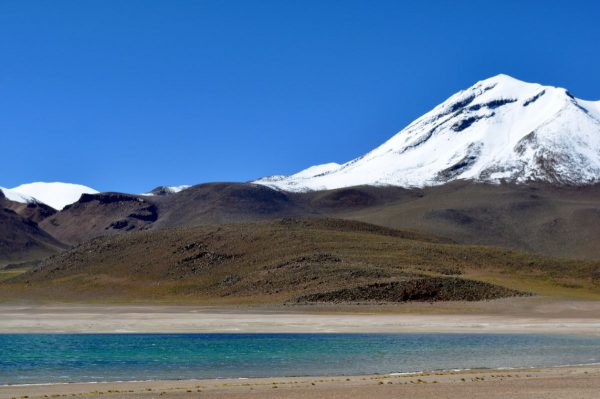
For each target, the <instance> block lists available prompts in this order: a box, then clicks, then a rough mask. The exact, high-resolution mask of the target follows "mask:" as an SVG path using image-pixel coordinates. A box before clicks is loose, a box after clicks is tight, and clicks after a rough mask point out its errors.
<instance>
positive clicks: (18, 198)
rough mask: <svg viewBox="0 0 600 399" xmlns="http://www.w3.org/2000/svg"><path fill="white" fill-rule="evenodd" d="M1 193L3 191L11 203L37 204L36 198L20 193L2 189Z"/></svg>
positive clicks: (0, 188) (0, 189)
mask: <svg viewBox="0 0 600 399" xmlns="http://www.w3.org/2000/svg"><path fill="white" fill-rule="evenodd" d="M0 191H2V193H3V194H4V196H5V197H6V198H7V199H8V200H10V201H14V202H20V203H21V204H29V203H32V202H36V200H35V198H33V197H31V196H29V195H24V194H21V193H18V192H16V191H14V190H11V189H8V188H4V187H0Z"/></svg>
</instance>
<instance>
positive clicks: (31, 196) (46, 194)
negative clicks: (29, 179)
mask: <svg viewBox="0 0 600 399" xmlns="http://www.w3.org/2000/svg"><path fill="white" fill-rule="evenodd" d="M0 189H1V190H2V192H3V193H4V195H5V196H6V198H8V199H9V200H11V201H15V202H22V203H30V202H41V203H44V204H46V205H49V206H51V207H52V208H54V209H57V210H61V209H63V208H64V207H65V206H67V205H70V204H72V203H74V202H76V201H77V200H79V197H81V194H97V193H98V191H96V190H94V189H93V188H90V187H87V186H82V185H80V184H70V183H58V182H55V183H43V182H36V183H29V184H22V185H20V186H18V187H15V188H11V189H4V188H1V187H0Z"/></svg>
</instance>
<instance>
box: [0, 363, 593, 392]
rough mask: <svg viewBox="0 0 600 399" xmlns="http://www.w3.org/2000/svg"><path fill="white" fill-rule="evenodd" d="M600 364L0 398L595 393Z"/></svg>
mask: <svg viewBox="0 0 600 399" xmlns="http://www.w3.org/2000/svg"><path fill="white" fill-rule="evenodd" d="M598 391H600V368H599V367H598V366H580V367H561V368H545V369H525V370H468V371H446V372H441V371H440V372H426V373H416V374H404V375H370V376H343V377H292V378H251V379H218V380H183V381H139V382H116V383H94V384H59V385H34V386H2V387H0V399H12V398H15V397H16V398H31V399H38V398H48V397H61V396H62V397H64V396H69V397H78V398H87V397H97V396H98V395H102V397H106V398H110V399H149V398H157V397H161V398H198V397H201V398H211V399H222V398H238V399H259V398H260V399H264V398H291V399H320V398H341V399H354V398H356V399H358V398H361V399H362V398H375V399H380V398H381V399H384V398H386V399H387V398H391V397H393V398H411V399H413V398H445V399H463V398H465V397H468V398H481V399H505V398H512V399H534V398H536V399H537V398H544V399H572V398H579V399H595V398H597V397H598Z"/></svg>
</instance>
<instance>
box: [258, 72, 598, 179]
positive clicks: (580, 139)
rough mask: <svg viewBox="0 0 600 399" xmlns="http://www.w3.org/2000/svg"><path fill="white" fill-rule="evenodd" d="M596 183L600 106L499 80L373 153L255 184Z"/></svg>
mask: <svg viewBox="0 0 600 399" xmlns="http://www.w3.org/2000/svg"><path fill="white" fill-rule="evenodd" d="M456 179H467V180H474V181H481V182H493V183H497V182H501V181H513V182H528V181H547V182H552V183H558V184H577V185H581V184H590V183H594V182H597V181H599V180H600V101H596V102H594V101H585V100H580V99H577V98H575V97H573V96H572V95H571V94H570V93H569V92H568V91H567V90H565V89H562V88H557V87H552V86H542V85H539V84H533V83H526V82H522V81H520V80H517V79H514V78H512V77H510V76H507V75H498V76H495V77H492V78H489V79H486V80H483V81H480V82H477V83H476V84H475V85H473V86H472V87H470V88H468V89H466V90H463V91H460V92H458V93H456V94H454V95H453V96H451V97H450V98H448V99H447V100H446V101H444V102H443V103H441V104H440V105H438V106H437V107H435V108H434V109H433V110H431V111H430V112H428V113H426V114H425V115H423V116H422V117H420V118H419V119H417V120H416V121H414V122H412V123H411V124H410V125H408V126H407V127H406V128H404V129H403V130H402V131H400V132H399V133H397V134H396V135H394V136H393V137H392V138H390V139H389V140H388V141H387V142H385V143H383V144H382V145H381V146H379V147H377V148H376V149H374V150H373V151H371V152H369V153H367V154H365V155H363V156H361V157H359V158H356V159H353V160H351V161H349V162H347V163H344V164H342V165H338V164H335V163H329V164H324V165H317V166H312V167H310V168H308V169H305V170H303V171H301V172H299V173H296V174H294V175H291V176H272V177H265V178H262V179H259V180H256V181H254V183H257V184H262V185H266V186H270V187H273V188H277V189H282V190H287V191H310V190H324V189H334V188H340V187H349V186H356V185H362V184H366V185H393V186H403V187H423V186H431V185H438V184H443V183H446V182H448V181H452V180H456Z"/></svg>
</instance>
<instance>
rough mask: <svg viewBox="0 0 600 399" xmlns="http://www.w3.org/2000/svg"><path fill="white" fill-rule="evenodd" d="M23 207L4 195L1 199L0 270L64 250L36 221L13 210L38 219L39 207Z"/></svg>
mask: <svg viewBox="0 0 600 399" xmlns="http://www.w3.org/2000/svg"><path fill="white" fill-rule="evenodd" d="M0 193H1V192H0ZM21 205H22V204H16V203H14V202H12V201H8V200H7V199H6V198H4V196H2V197H1V198H0V268H1V267H4V266H5V265H6V264H9V263H20V262H25V261H29V260H33V259H39V258H43V257H46V256H48V255H51V254H54V253H57V252H58V251H60V250H62V249H64V248H65V245H64V244H62V243H60V242H59V241H57V240H56V239H54V238H53V237H52V236H50V235H49V234H48V233H46V232H45V231H44V230H42V229H41V228H40V227H39V226H38V224H37V223H36V222H35V221H34V220H32V219H30V218H27V217H23V216H21V215H19V214H18V213H17V212H16V211H15V210H13V208H15V209H17V210H21V212H22V213H23V214H27V213H28V212H31V215H32V216H35V215H36V214H37V215H39V213H38V211H39V208H37V210H36V208H34V207H27V206H21Z"/></svg>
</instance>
